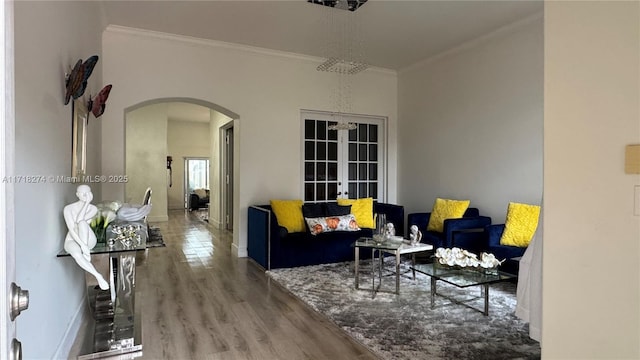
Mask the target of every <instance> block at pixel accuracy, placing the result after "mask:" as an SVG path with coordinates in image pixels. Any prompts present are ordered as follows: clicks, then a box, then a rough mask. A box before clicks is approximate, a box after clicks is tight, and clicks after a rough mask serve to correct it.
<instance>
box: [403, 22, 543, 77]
mask: <svg viewBox="0 0 640 360" xmlns="http://www.w3.org/2000/svg"><path fill="white" fill-rule="evenodd" d="M540 19H544V12H543V11H540V12H537V13H535V14H533V15H530V16H527V17H526V18H524V19H521V20H518V21H515V22H512V23H511V24H508V25H505V26H503V27H500V28H498V29H496V30H493V31H491V32H489V33H487V34H484V35H482V36H479V37H477V38H475V39H472V40H469V41H466V42H463V43H461V44H460V45H458V46H455V47H453V48H450V49H448V50H445V51H443V52H441V53H438V54H436V55H433V56H431V57H428V58H426V59H424V60H420V61H418V62H417V63H414V64H412V65H409V66H407V67H404V68H402V69H400V70H398V74H403V73H406V72H409V71H412V70H416V69H418V68H420V67H423V66H425V65H428V64H431V63H433V62H436V61H438V60H440V59H442V58H444V57H447V56H451V55H454V54H457V53H460V52H462V51H465V50H468V49H471V48H474V47H477V46H480V45H482V44H485V43H487V42H489V41H491V40H494V39H496V38H499V37H501V36H504V35H506V34H512V33H514V32H516V31H517V30H518V29H520V28H522V27H524V26H527V25H529V24H532V23H534V22H536V21H538V20H540Z"/></svg>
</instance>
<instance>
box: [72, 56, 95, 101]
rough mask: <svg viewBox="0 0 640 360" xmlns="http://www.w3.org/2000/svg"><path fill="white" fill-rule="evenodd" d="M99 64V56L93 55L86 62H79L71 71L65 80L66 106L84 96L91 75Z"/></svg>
mask: <svg viewBox="0 0 640 360" xmlns="http://www.w3.org/2000/svg"><path fill="white" fill-rule="evenodd" d="M97 62H98V55H93V56H91V57H90V58H88V59H87V60H85V61H84V62H82V59H80V60H78V62H77V63H76V65H75V66H74V67H73V70H71V73H70V74H69V75H68V76H67V77H66V79H65V88H66V91H65V95H64V104H65V105H67V104H68V103H69V100H71V98H72V97H73V99H77V98H79V97H80V96H82V94H84V91H85V89H86V88H87V80H88V79H89V76H91V73H92V72H93V68H94V67H95V66H96V63H97Z"/></svg>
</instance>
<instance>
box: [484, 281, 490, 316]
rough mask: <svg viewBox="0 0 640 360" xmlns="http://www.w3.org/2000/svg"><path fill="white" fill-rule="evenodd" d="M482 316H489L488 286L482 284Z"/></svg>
mask: <svg viewBox="0 0 640 360" xmlns="http://www.w3.org/2000/svg"><path fill="white" fill-rule="evenodd" d="M483 314H484V316H487V315H489V284H484V312H483Z"/></svg>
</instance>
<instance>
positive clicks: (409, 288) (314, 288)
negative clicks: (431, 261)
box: [267, 261, 540, 359]
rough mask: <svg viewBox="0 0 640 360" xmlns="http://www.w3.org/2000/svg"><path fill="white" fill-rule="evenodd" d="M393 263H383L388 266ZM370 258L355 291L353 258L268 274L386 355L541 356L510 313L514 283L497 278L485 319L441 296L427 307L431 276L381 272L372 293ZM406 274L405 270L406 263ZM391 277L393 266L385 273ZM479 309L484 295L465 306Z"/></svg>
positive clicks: (453, 291) (472, 292) (449, 290)
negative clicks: (377, 288)
mask: <svg viewBox="0 0 640 360" xmlns="http://www.w3.org/2000/svg"><path fill="white" fill-rule="evenodd" d="M391 263H393V261H386V262H385V264H386V265H390V264H391ZM362 267H364V268H365V269H364V271H366V270H367V269H370V263H368V264H367V262H365V261H363V262H362V263H361V272H360V287H361V289H360V290H356V289H355V287H354V269H353V262H346V263H337V264H325V265H316V266H306V267H299V268H291V269H275V270H271V271H267V275H268V276H270V277H271V278H272V279H273V280H275V281H276V282H277V283H279V284H280V285H282V286H283V287H284V288H285V289H287V290H289V291H290V292H291V293H292V294H293V295H295V296H296V297H298V298H299V299H301V300H302V301H303V302H305V303H306V304H307V305H309V306H310V307H311V308H312V309H314V310H315V311H317V312H319V313H321V314H323V315H325V316H326V317H327V318H329V319H330V320H332V321H333V322H334V323H336V324H337V325H338V326H339V327H340V328H342V329H343V330H344V331H346V332H347V334H349V335H350V336H351V337H353V338H354V339H356V340H357V341H359V342H360V343H362V344H364V345H365V346H367V347H368V348H369V349H371V350H372V351H373V352H374V353H376V354H377V355H379V356H380V357H381V358H383V359H539V358H540V345H539V343H538V342H536V341H534V340H532V339H530V338H529V335H528V330H529V328H528V325H527V324H526V323H524V322H522V321H521V320H519V319H518V318H517V317H516V316H515V315H514V312H515V307H516V296H515V293H516V285H515V284H514V283H499V284H494V285H491V287H490V290H489V301H490V305H489V316H484V315H482V313H481V312H479V311H477V310H474V309H471V308H469V307H467V306H464V305H461V304H456V303H453V302H451V301H450V300H448V299H446V298H444V297H439V296H437V297H436V302H435V307H434V309H431V306H430V287H429V277H428V276H426V275H422V274H416V280H413V279H412V278H411V276H410V275H411V273H405V274H404V275H403V276H401V283H400V295H396V294H395V293H392V291H394V290H395V277H394V276H384V277H383V280H382V288H381V289H382V290H384V291H389V292H378V293H377V294H376V296H375V297H374V298H372V293H371V291H370V290H363V289H362V288H363V287H367V288H368V289H370V288H371V271H370V270H369V271H368V273H364V272H363V269H362ZM403 269H404V271H407V270H408V267H407V266H406V265H403ZM388 273H389V275H390V271H389V272H388ZM438 293H443V294H446V295H448V296H451V297H453V298H455V299H459V300H464V299H469V298H473V297H475V296H478V297H479V296H480V287H470V288H466V289H458V288H456V287H454V286H452V285H448V284H446V283H443V282H440V281H439V282H438ZM466 304H468V305H470V306H473V307H474V308H476V309H482V308H483V306H484V300H483V299H482V298H478V299H476V300H473V301H470V302H468V303H466Z"/></svg>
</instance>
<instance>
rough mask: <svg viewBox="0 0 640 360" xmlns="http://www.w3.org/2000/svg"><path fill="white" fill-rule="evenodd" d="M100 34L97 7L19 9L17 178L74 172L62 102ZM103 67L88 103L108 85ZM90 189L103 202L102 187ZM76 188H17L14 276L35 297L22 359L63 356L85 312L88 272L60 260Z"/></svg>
mask: <svg viewBox="0 0 640 360" xmlns="http://www.w3.org/2000/svg"><path fill="white" fill-rule="evenodd" d="M101 33H102V24H101V17H100V12H99V8H98V4H97V3H94V2H61V1H56V2H22V1H18V2H16V3H15V100H16V103H15V110H16V124H15V125H16V128H15V133H16V135H15V136H16V138H15V144H16V149H15V154H16V155H15V156H16V159H15V163H16V167H15V170H16V174H15V175H23V176H27V175H44V176H49V175H53V176H57V175H61V176H65V175H66V176H69V175H70V174H71V105H70V104H69V105H67V106H65V105H64V103H63V97H64V92H63V91H64V90H63V89H64V73H65V72H66V71H68V69H69V67H70V66H73V65H75V62H76V61H77V60H78V59H86V58H88V57H89V56H91V55H95V54H98V55H100V54H101ZM102 61H103V59H101V60H100V61H99V62H98V65H97V67H96V69H95V70H94V72H93V74H92V75H91V78H89V82H88V83H89V85H88V89H87V91H86V92H85V97H88V95H89V93H91V94H96V93H97V92H98V91H99V90H100V89H101V88H102V86H103V85H104V84H103V83H102V71H101V66H102ZM108 111H109V108H108V107H107V112H108ZM103 119H104V118H99V119H98V120H96V119H95V118H94V117H93V116H91V117H90V119H89V122H90V123H89V144H88V160H87V166H88V172H89V173H90V174H98V173H99V170H100V167H101V165H100V156H99V153H98V152H97V151H99V149H100V139H101V136H100V126H99V125H97V124H98V123H100V122H101V121H103ZM92 188H93V191H94V195H95V198H96V200H100V186H96V185H92ZM75 189H76V185H74V184H70V183H52V182H47V183H40V184H26V183H21V184H16V186H15V215H16V217H15V218H16V224H15V229H16V265H17V266H16V272H17V274H16V275H17V282H18V284H19V285H20V286H21V287H22V288H23V289H27V290H29V293H30V303H29V309H28V310H27V311H25V312H23V313H22V315H20V317H18V319H17V333H18V338H19V339H20V341H22V348H23V356H24V358H25V359H52V358H55V357H58V358H60V357H62V358H66V356H67V354H68V350H69V347H70V345H71V343H72V342H73V340H74V338H75V335H76V334H75V331H76V330H77V329H76V328H73V326H74V325H76V324H78V323H79V322H78V321H76V320H77V319H74V317H75V316H76V315H78V314H79V311H82V310H83V309H85V306H86V302H84V295H85V291H86V289H85V287H84V271H83V270H82V269H80V267H79V266H78V265H76V263H75V262H74V261H73V259H71V258H70V257H66V258H57V257H56V255H57V254H58V252H59V251H60V250H62V246H63V240H64V236H65V234H66V232H67V229H66V226H65V224H64V220H63V216H62V208H63V207H64V206H65V205H66V204H68V203H71V202H74V201H76V200H77V198H76V197H75ZM67 332H68V333H67Z"/></svg>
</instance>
